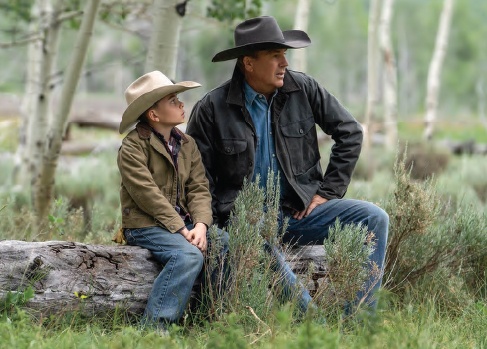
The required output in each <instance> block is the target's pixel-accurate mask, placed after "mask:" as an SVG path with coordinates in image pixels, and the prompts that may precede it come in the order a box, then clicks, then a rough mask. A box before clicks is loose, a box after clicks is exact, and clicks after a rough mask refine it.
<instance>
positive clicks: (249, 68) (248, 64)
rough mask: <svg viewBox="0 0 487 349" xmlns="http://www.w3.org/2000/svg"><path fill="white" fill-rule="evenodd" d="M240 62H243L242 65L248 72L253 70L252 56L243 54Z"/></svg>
mask: <svg viewBox="0 0 487 349" xmlns="http://www.w3.org/2000/svg"><path fill="white" fill-rule="evenodd" d="M242 63H243V66H244V68H245V70H246V71H248V72H252V71H254V65H253V63H254V61H253V59H252V57H250V56H245V57H244V58H243V60H242Z"/></svg>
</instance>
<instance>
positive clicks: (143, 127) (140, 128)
mask: <svg viewBox="0 0 487 349" xmlns="http://www.w3.org/2000/svg"><path fill="white" fill-rule="evenodd" d="M136 129H137V133H138V134H139V137H140V139H149V138H151V135H152V133H153V131H152V129H151V127H150V126H149V124H147V123H145V122H139V123H138V124H137V126H136ZM171 132H174V133H175V134H176V135H177V136H179V138H181V142H182V143H186V142H188V138H187V137H186V135H185V134H184V133H183V132H182V131H181V130H180V129H178V128H177V127H174V128H173V129H172V131H171Z"/></svg>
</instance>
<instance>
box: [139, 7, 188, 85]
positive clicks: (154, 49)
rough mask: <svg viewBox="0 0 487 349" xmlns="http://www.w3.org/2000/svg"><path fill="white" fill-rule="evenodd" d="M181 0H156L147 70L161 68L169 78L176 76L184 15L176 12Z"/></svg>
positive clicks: (146, 64)
mask: <svg viewBox="0 0 487 349" xmlns="http://www.w3.org/2000/svg"><path fill="white" fill-rule="evenodd" d="M178 2H179V0H154V5H153V9H152V15H153V17H152V18H153V19H152V33H151V37H150V42H149V49H148V51H147V57H146V63H145V71H146V72H150V71H153V70H160V71H161V72H163V73H164V74H165V75H166V76H167V77H168V78H170V79H173V80H174V79H175V78H176V65H177V56H178V48H179V35H180V32H181V25H182V17H181V16H179V15H178V13H177V12H176V9H175V6H176V4H177V3H178Z"/></svg>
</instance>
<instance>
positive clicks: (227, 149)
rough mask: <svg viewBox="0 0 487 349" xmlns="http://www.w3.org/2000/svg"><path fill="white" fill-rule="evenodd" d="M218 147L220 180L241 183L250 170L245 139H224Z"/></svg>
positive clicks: (228, 182)
mask: <svg viewBox="0 0 487 349" xmlns="http://www.w3.org/2000/svg"><path fill="white" fill-rule="evenodd" d="M220 142H221V143H220V144H218V145H217V147H216V149H217V151H218V152H219V153H220V154H219V156H218V159H219V163H218V168H217V172H218V181H221V182H224V183H227V184H237V185H239V184H241V183H242V182H243V178H244V177H245V176H246V175H247V173H248V172H249V166H250V167H251V166H252V164H249V152H248V150H247V148H248V147H247V140H245V139H222V140H221V141H220Z"/></svg>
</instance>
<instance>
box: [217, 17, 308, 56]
mask: <svg viewBox="0 0 487 349" xmlns="http://www.w3.org/2000/svg"><path fill="white" fill-rule="evenodd" d="M234 38H235V47H233V48H230V49H227V50H223V51H221V52H219V53H217V54H216V55H215V56H214V57H213V59H212V60H211V61H212V62H222V61H228V60H230V59H234V58H237V57H239V56H243V55H245V54H247V53H250V52H253V51H258V50H268V49H274V48H302V47H306V46H308V45H309V44H311V40H310V38H309V36H308V34H306V33H305V32H304V31H302V30H284V31H282V30H281V28H279V25H278V24H277V21H276V20H275V19H274V17H270V16H261V17H255V18H250V19H247V20H245V21H244V22H242V23H240V24H239V25H237V27H236V28H235V33H234Z"/></svg>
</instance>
